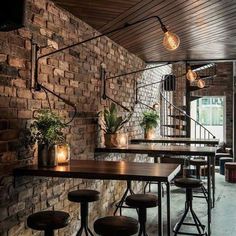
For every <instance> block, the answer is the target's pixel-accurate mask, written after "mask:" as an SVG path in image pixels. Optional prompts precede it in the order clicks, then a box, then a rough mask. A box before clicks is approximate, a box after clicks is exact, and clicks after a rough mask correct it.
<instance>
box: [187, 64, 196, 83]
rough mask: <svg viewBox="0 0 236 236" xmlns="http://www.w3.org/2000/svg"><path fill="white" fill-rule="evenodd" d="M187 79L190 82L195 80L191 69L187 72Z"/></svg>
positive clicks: (194, 73)
mask: <svg viewBox="0 0 236 236" xmlns="http://www.w3.org/2000/svg"><path fill="white" fill-rule="evenodd" d="M186 77H187V79H188V80H189V81H190V82H193V81H194V80H196V79H197V73H196V72H195V71H193V70H192V69H191V67H189V68H188V72H187V74H186Z"/></svg>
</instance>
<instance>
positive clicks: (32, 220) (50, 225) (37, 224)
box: [27, 211, 70, 231]
mask: <svg viewBox="0 0 236 236" xmlns="http://www.w3.org/2000/svg"><path fill="white" fill-rule="evenodd" d="M69 218H70V215H69V214H68V213H66V212H64V211H40V212H37V213H34V214H32V215H30V216H29V217H28V219H27V225H28V226H29V227H30V228H32V229H35V230H42V231H43V230H44V231H45V230H55V229H60V228H64V227H66V226H67V225H68V223H69Z"/></svg>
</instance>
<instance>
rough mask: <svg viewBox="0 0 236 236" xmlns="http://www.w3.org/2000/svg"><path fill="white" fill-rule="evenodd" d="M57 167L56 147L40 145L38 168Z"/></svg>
mask: <svg viewBox="0 0 236 236" xmlns="http://www.w3.org/2000/svg"><path fill="white" fill-rule="evenodd" d="M56 165H57V161H56V155H55V146H51V147H48V146H47V145H39V147H38V166H41V167H53V166H56Z"/></svg>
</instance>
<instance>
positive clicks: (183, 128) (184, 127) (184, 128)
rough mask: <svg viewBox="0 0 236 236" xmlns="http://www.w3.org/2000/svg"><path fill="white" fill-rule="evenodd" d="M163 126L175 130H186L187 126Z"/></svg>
mask: <svg viewBox="0 0 236 236" xmlns="http://www.w3.org/2000/svg"><path fill="white" fill-rule="evenodd" d="M162 126H165V127H169V128H173V129H178V130H186V126H185V125H162Z"/></svg>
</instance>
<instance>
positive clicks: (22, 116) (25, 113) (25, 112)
mask: <svg viewBox="0 0 236 236" xmlns="http://www.w3.org/2000/svg"><path fill="white" fill-rule="evenodd" d="M18 118H20V119H30V118H32V111H28V110H22V111H18Z"/></svg>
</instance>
